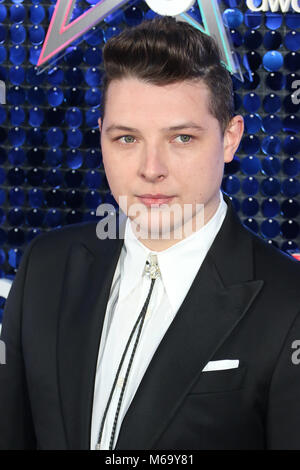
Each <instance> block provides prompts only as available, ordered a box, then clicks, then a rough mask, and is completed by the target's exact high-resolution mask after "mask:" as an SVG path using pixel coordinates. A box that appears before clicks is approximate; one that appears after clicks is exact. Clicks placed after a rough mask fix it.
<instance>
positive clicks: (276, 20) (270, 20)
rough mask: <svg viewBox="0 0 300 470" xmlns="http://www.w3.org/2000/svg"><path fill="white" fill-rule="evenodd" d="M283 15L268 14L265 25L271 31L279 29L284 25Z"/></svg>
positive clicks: (269, 12)
mask: <svg viewBox="0 0 300 470" xmlns="http://www.w3.org/2000/svg"><path fill="white" fill-rule="evenodd" d="M282 20H283V15H282V14H280V13H273V12H271V11H268V12H266V16H265V25H266V27H267V28H269V29H273V30H274V29H278V28H280V26H281V25H282Z"/></svg>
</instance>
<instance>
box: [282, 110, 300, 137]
mask: <svg viewBox="0 0 300 470" xmlns="http://www.w3.org/2000/svg"><path fill="white" fill-rule="evenodd" d="M283 131H284V132H286V133H287V134H298V133H299V132H300V117H299V116H295V115H294V114H291V115H289V116H286V117H285V118H284V120H283Z"/></svg>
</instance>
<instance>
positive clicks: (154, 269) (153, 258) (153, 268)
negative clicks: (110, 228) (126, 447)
mask: <svg viewBox="0 0 300 470" xmlns="http://www.w3.org/2000/svg"><path fill="white" fill-rule="evenodd" d="M143 275H145V276H146V277H148V278H150V279H151V285H150V289H149V292H148V295H147V298H146V301H145V303H144V306H143V308H142V310H141V313H140V314H139V316H138V318H137V320H136V322H135V324H134V327H133V329H132V331H131V333H130V336H129V338H128V341H127V344H126V346H125V349H124V352H123V354H122V358H121V361H120V364H119V367H118V370H117V373H116V376H115V380H114V383H113V386H112V389H111V392H110V395H109V398H108V401H107V405H106V408H105V411H104V414H103V418H102V422H101V426H100V431H99V436H98V442H97V445H96V450H101V439H102V434H103V429H104V423H105V419H106V416H107V412H108V409H109V406H110V403H111V400H112V397H113V394H114V391H115V388H116V384H117V381H118V378H119V374H120V372H121V369H122V365H123V362H124V360H125V357H126V354H127V351H128V348H129V346H130V343H131V340H132V338H133V335H134V333H135V331H136V329H137V328H138V326H139V328H138V333H137V337H136V340H135V343H134V346H133V350H132V353H131V356H130V360H129V363H128V367H127V371H126V374H125V378H124V382H123V385H122V390H121V393H120V397H119V401H118V405H117V409H116V414H115V418H114V422H113V427H112V432H111V436H110V444H109V450H112V448H113V443H114V438H115V433H116V428H117V423H118V417H119V413H120V409H121V404H122V400H123V396H124V391H125V387H126V383H127V380H128V376H129V372H130V369H131V366H132V363H133V358H134V355H135V352H136V349H137V345H138V342H139V339H140V335H141V331H142V328H143V324H144V320H145V316H146V312H147V308H148V305H149V301H150V297H151V294H152V291H153V287H154V283H155V280H156V279H157V278H158V277H160V276H161V272H160V269H159V266H158V261H157V255H155V254H153V253H150V254H149V257H148V259H147V261H146V265H145V268H144V271H143Z"/></svg>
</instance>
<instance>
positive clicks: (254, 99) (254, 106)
mask: <svg viewBox="0 0 300 470" xmlns="http://www.w3.org/2000/svg"><path fill="white" fill-rule="evenodd" d="M243 105H244V108H245V110H246V111H249V112H251V113H255V112H256V111H258V109H259V108H260V97H259V96H258V95H257V94H256V93H249V94H247V95H245V96H244V100H243Z"/></svg>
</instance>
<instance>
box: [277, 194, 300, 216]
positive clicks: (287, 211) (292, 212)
mask: <svg viewBox="0 0 300 470" xmlns="http://www.w3.org/2000/svg"><path fill="white" fill-rule="evenodd" d="M281 213H282V216H283V217H285V218H287V219H290V218H296V217H298V216H299V214H300V204H299V202H297V201H295V200H294V199H291V198H290V199H286V200H285V201H283V203H282V204H281Z"/></svg>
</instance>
